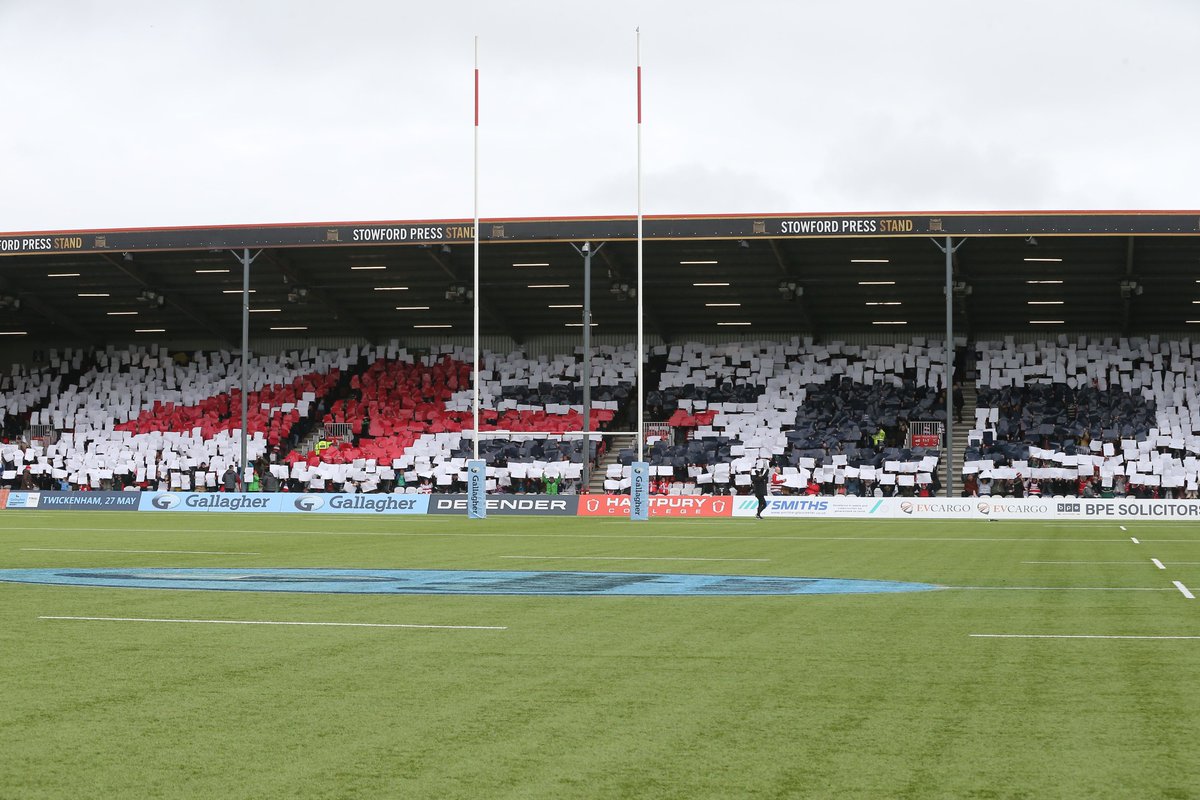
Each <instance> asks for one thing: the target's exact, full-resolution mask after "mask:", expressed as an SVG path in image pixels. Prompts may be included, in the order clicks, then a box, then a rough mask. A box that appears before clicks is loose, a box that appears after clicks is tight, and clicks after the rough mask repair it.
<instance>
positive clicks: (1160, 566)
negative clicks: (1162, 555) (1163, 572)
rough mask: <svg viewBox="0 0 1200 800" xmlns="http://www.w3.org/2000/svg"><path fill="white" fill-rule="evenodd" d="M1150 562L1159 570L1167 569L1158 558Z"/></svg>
mask: <svg viewBox="0 0 1200 800" xmlns="http://www.w3.org/2000/svg"><path fill="white" fill-rule="evenodd" d="M1150 560H1151V561H1152V562H1153V563H1154V566H1156V567H1158V568H1159V569H1166V567H1164V566H1163V563H1162V562H1161V561H1159V560H1158V559H1157V558H1152V559H1150Z"/></svg>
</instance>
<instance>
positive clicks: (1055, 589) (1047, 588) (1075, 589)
mask: <svg viewBox="0 0 1200 800" xmlns="http://www.w3.org/2000/svg"><path fill="white" fill-rule="evenodd" d="M947 588H952V589H982V590H990V589H995V590H998V591H1008V592H1169V591H1171V589H1162V588H1159V587H1146V586H952V587H947Z"/></svg>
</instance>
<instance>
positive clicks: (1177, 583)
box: [1173, 581, 1196, 600]
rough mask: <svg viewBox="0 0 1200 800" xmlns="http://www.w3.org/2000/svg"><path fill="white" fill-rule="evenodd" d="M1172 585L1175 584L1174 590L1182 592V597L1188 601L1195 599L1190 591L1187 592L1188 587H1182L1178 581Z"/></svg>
mask: <svg viewBox="0 0 1200 800" xmlns="http://www.w3.org/2000/svg"><path fill="white" fill-rule="evenodd" d="M1173 583H1174V584H1175V588H1176V589H1178V590H1179V591H1181V592H1183V596H1184V597H1186V598H1187V599H1188V600H1195V599H1196V595H1194V594H1192V593H1191V592H1190V591H1188V587H1186V586H1184V585H1183V584H1182V583H1180V582H1179V581H1174V582H1173Z"/></svg>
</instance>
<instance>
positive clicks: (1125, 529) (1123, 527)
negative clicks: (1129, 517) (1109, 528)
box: [1121, 525, 1129, 531]
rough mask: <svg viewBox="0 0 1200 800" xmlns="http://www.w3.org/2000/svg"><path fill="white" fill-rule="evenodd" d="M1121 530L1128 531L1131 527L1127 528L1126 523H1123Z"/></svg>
mask: <svg viewBox="0 0 1200 800" xmlns="http://www.w3.org/2000/svg"><path fill="white" fill-rule="evenodd" d="M1121 530H1123V531H1127V530H1129V528H1126V527H1125V526H1124V525H1122V526H1121Z"/></svg>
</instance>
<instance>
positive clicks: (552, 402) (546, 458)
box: [273, 345, 636, 492]
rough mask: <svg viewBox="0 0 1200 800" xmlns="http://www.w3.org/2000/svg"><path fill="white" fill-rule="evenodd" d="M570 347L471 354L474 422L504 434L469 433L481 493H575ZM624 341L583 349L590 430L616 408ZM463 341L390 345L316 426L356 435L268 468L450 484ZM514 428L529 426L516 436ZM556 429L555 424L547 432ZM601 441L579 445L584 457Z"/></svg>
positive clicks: (465, 387) (576, 365) (578, 464)
mask: <svg viewBox="0 0 1200 800" xmlns="http://www.w3.org/2000/svg"><path fill="white" fill-rule="evenodd" d="M581 358H582V356H581V355H580V354H576V355H570V356H569V355H555V356H541V357H538V358H536V359H530V358H528V357H526V355H525V354H524V353H522V352H519V351H517V352H512V353H509V354H506V355H502V354H495V353H490V352H486V351H485V352H484V353H482V354H481V365H482V366H481V387H480V406H481V409H482V410H481V415H480V417H481V419H480V430H481V431H487V432H489V433H511V434H512V435H511V436H489V437H487V438H485V439H483V440H482V441H481V442H480V458H481V459H483V460H484V461H486V462H487V464H488V478H487V480H488V489H489V490H490V491H499V492H503V491H527V490H529V489H530V487H532V486H534V485H535V484H536V486H537V487H538V488H542V489H545V488H549V489H550V490H551V491H560V490H561V491H578V488H579V487H578V485H577V484H578V481H579V480H580V478H581V476H582V463H583V455H582V449H581V440H580V437H577V436H575V437H569V436H564V435H562V433H561V432H565V431H580V430H582V429H583V416H582V414H583V404H582V403H583V396H582V395H583V389H582V386H581V383H580V381H581V379H582V369H581V360H580V359H581ZM634 358H635V353H634V349H633V348H632V347H629V346H627V347H624V348H615V347H601V348H597V350H596V352H595V353H593V356H592V365H591V369H592V378H591V384H592V404H591V405H592V408H591V412H590V417H589V419H590V429H591V430H597V431H598V430H603V429H604V428H605V426H607V425H609V423H611V422H612V420H613V419H614V416H615V415H616V414H617V413H618V411H619V410H621V409H622V408H623V407H624V406H625V405H627V403H628V401H629V399H630V397H631V393H632V391H633V380H634V376H635V372H636V368H635V365H634ZM472 360H473V357H472V353H471V351H470V349H469V348H463V347H454V346H450V345H447V346H443V347H440V348H435V350H434V352H432V353H430V354H428V355H423V356H420V357H418V356H416V355H413V354H410V353H408V352H407V351H403V350H401V351H393V352H388V353H385V354H382V355H381V357H378V358H376V359H375V360H374V361H373V362H372V363H371V364H370V366H368V367H367V368H366V370H365V371H364V372H363V373H361V375H355V376H354V377H352V378H351V381H350V392H351V394H350V396H349V397H347V398H344V399H340V400H338V401H336V402H335V403H334V404H333V405H332V406H331V407H330V411H329V413H328V414H327V415H326V417H325V420H324V421H325V422H326V423H327V424H330V423H332V424H338V423H344V424H348V425H349V427H350V429H351V430H352V431H356V432H357V433H358V435H356V436H355V437H354V440H353V441H350V442H342V443H340V444H338V445H337V446H335V447H327V448H324V449H322V450H320V451H316V450H310V451H307V452H304V453H299V452H293V453H291V454H289V455H288V456H287V458H286V461H287V463H286V464H284V465H279V466H276V467H274V468H273V472H274V473H275V475H276V476H277V477H279V478H280V479H281V480H284V481H289V482H295V484H294V485H296V486H297V487H298V488H299V487H304V486H309V487H312V488H323V487H326V486H329V485H330V484H333V485H340V486H346V485H347V484H349V485H351V486H355V487H357V488H360V489H362V490H364V491H378V490H384V491H388V490H395V489H396V488H402V489H403V490H404V491H406V492H414V491H416V492H419V491H459V490H461V488H462V485H463V482H464V481H465V480H466V473H465V471H466V460H467V458H468V457H469V455H470V453H471V450H472V447H471V439H470V437H469V436H464V435H463V432H464V431H466V430H468V429H471V428H472V426H473V416H472V411H471V408H472V403H473V392H472V391H471V390H470V388H469V386H470V372H471V362H472ZM523 431H528V432H538V433H537V434H536V435H534V434H532V433H531V434H528V435H525V436H520V435H519V434H520V433H521V432H523ZM555 432H560V433H555ZM602 449H603V445H602V442H591V443H590V444H589V453H588V458H589V460H590V461H591V462H593V463H594V462H595V461H596V459H597V458H598V456H599V455H600V454H601V451H602Z"/></svg>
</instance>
